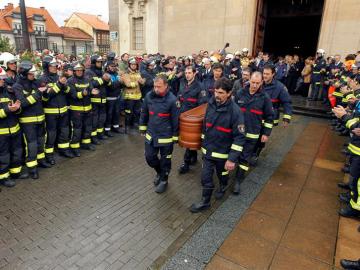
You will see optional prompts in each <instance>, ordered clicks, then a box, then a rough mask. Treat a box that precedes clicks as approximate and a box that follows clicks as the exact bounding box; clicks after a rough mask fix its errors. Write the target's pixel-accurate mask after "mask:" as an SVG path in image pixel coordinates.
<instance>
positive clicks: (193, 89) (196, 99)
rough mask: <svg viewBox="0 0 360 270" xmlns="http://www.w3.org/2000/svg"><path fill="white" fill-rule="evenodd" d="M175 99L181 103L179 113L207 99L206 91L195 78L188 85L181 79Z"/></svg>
mask: <svg viewBox="0 0 360 270" xmlns="http://www.w3.org/2000/svg"><path fill="white" fill-rule="evenodd" d="M177 99H178V102H179V103H180V105H181V107H180V113H183V112H186V111H188V110H191V109H193V108H196V107H197V106H199V105H201V104H203V103H205V102H206V101H207V99H206V92H205V90H203V86H202V84H201V83H200V82H199V81H198V80H197V79H195V80H194V81H193V82H192V83H191V84H190V85H188V82H187V80H186V79H183V80H181V82H180V87H179V92H178V95H177Z"/></svg>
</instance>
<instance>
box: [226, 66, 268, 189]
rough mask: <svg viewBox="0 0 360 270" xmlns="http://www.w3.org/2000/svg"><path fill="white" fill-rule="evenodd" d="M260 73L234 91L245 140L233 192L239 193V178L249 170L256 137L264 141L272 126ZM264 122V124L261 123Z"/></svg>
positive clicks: (254, 74) (256, 73) (255, 73)
mask: <svg viewBox="0 0 360 270" xmlns="http://www.w3.org/2000/svg"><path fill="white" fill-rule="evenodd" d="M262 84H263V79H262V74H261V73H260V72H254V73H253V74H252V75H251V79H250V86H249V87H246V88H245V89H240V90H239V91H238V92H236V93H234V96H235V99H234V100H235V103H236V104H237V105H238V106H239V107H240V110H241V111H242V112H243V113H244V117H245V130H246V134H245V137H246V141H245V145H244V149H243V151H242V153H241V156H240V160H239V168H238V171H237V173H236V179H235V186H234V191H233V193H234V194H236V195H238V194H239V193H240V184H241V180H242V179H243V178H244V176H245V173H246V172H247V171H248V170H249V161H250V158H251V156H252V153H253V151H254V148H255V146H256V144H257V141H258V139H260V140H261V142H263V143H266V142H267V141H268V139H269V136H270V133H271V130H272V127H273V115H274V112H273V108H272V103H271V99H270V97H269V96H268V95H267V94H266V93H265V92H264V91H263V90H262ZM263 122H264V124H263Z"/></svg>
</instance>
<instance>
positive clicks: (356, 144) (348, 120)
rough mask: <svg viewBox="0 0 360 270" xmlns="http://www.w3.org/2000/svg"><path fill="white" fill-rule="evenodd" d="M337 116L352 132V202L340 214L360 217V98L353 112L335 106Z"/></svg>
mask: <svg viewBox="0 0 360 270" xmlns="http://www.w3.org/2000/svg"><path fill="white" fill-rule="evenodd" d="M332 111H333V112H334V114H335V115H336V117H338V118H339V119H341V120H342V122H343V123H344V124H345V126H346V128H347V129H349V130H350V131H351V132H352V135H351V137H350V142H349V145H348V150H349V152H350V155H351V156H350V180H349V186H350V202H349V203H348V204H347V205H346V206H345V207H344V208H342V209H340V211H339V214H340V215H341V216H343V217H355V218H359V217H360V188H359V187H360V120H359V119H360V99H357V100H356V101H355V104H354V112H353V114H348V113H347V111H346V110H345V109H344V107H342V106H337V107H334V108H333V110H332Z"/></svg>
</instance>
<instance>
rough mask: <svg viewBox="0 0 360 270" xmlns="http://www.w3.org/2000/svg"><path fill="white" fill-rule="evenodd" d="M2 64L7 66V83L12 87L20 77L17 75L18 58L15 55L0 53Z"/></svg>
mask: <svg viewBox="0 0 360 270" xmlns="http://www.w3.org/2000/svg"><path fill="white" fill-rule="evenodd" d="M0 64H1V65H3V66H4V67H5V71H6V74H7V78H6V85H7V87H8V88H9V87H12V86H13V85H14V83H16V80H17V78H18V76H17V59H16V57H15V56H14V55H12V54H11V53H8V52H4V53H2V54H1V55H0Z"/></svg>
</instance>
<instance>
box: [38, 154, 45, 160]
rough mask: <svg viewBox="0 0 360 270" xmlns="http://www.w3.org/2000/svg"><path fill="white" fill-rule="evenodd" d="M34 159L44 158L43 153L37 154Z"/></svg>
mask: <svg viewBox="0 0 360 270" xmlns="http://www.w3.org/2000/svg"><path fill="white" fill-rule="evenodd" d="M36 158H37V159H42V158H45V153H40V154H37V156H36Z"/></svg>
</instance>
